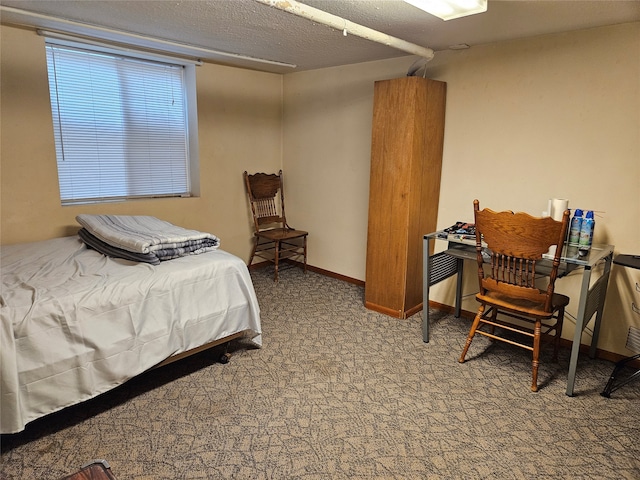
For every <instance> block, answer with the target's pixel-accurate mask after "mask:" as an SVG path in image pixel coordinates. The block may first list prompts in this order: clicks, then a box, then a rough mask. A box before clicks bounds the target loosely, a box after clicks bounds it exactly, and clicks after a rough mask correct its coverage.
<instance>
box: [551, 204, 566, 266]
mask: <svg viewBox="0 0 640 480" xmlns="http://www.w3.org/2000/svg"><path fill="white" fill-rule="evenodd" d="M567 208H569V200H567V199H566V198H550V199H549V215H550V216H551V218H553V219H554V220H556V221H558V222H561V221H562V215H563V214H564V211H565V210H566V209H567ZM548 254H549V255H551V256H554V255H555V254H556V247H555V245H554V246H553V247H551V248H550V249H549V252H548Z"/></svg>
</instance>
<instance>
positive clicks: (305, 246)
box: [302, 237, 307, 273]
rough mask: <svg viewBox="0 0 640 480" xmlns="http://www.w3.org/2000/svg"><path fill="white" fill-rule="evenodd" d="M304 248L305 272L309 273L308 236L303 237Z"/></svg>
mask: <svg viewBox="0 0 640 480" xmlns="http://www.w3.org/2000/svg"><path fill="white" fill-rule="evenodd" d="M302 248H303V250H304V273H307V237H302Z"/></svg>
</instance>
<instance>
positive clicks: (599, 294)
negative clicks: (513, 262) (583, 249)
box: [422, 232, 613, 396]
mask: <svg viewBox="0 0 640 480" xmlns="http://www.w3.org/2000/svg"><path fill="white" fill-rule="evenodd" d="M436 240H443V241H447V242H449V245H448V247H449V248H448V249H447V250H445V251H443V252H439V253H436V254H434V255H429V252H430V251H431V246H432V242H435V241H436ZM569 248H570V249H569V251H568V252H567V247H566V246H565V248H564V251H563V254H562V258H561V264H560V268H559V269H558V276H559V277H561V276H564V275H567V274H568V273H569V272H571V271H572V270H575V269H577V268H582V269H583V273H582V286H581V289H580V298H579V300H578V314H577V316H576V326H575V332H574V334H573V345H572V347H571V356H570V360H569V373H568V376H567V391H566V393H567V395H569V396H573V387H574V384H575V378H576V370H577V367H578V353H579V352H580V342H581V339H582V332H583V331H584V328H585V327H586V326H587V324H588V323H589V320H591V317H593V315H594V313H595V314H596V320H595V324H594V327H593V336H592V338H591V345H590V348H589V356H590V357H591V358H594V357H595V355H596V347H597V346H598V335H599V334H600V324H601V323H602V311H603V309H604V299H605V296H606V294H607V285H608V283H609V272H610V271H611V261H612V259H613V245H595V244H594V245H593V246H592V247H591V250H590V252H589V254H588V255H587V256H585V257H579V256H578V255H577V251H576V250H575V247H569ZM465 259H467V260H473V261H474V262H475V261H476V251H475V238H466V239H465V238H460V237H452V236H451V235H449V236H448V235H447V234H446V233H444V232H434V233H429V234H427V235H424V238H423V282H422V301H423V310H422V339H423V341H424V342H426V343H428V342H429V288H430V287H431V286H432V285H435V284H436V283H438V282H441V281H442V280H444V279H446V278H449V277H451V276H453V275H456V274H457V275H458V277H457V285H456V298H455V316H456V317H459V316H460V308H461V300H462V273H463V271H464V260H465ZM601 262H604V271H603V272H602V275H601V276H600V277H599V278H598V279H597V280H596V281H595V282H594V283H593V285H590V283H591V273H592V271H593V269H594V267H596V266H597V265H598V264H600V263H601ZM538 265H539V266H540V267H541V268H542V269H544V268H550V266H551V260H543V261H542V262H539V263H538Z"/></svg>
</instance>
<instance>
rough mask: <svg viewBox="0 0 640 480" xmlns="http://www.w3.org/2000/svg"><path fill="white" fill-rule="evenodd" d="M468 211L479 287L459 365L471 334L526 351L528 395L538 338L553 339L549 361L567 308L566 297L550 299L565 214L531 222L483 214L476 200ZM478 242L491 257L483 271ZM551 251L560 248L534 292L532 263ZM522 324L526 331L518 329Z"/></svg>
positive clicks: (534, 388) (525, 218) (488, 212)
mask: <svg viewBox="0 0 640 480" xmlns="http://www.w3.org/2000/svg"><path fill="white" fill-rule="evenodd" d="M473 208H474V215H475V225H476V254H477V261H478V279H479V283H480V292H479V293H478V294H477V295H476V299H477V300H478V302H480V307H479V308H478V313H477V314H476V316H475V319H474V321H473V324H472V326H471V330H470V331H469V335H468V337H467V341H466V343H465V346H464V349H463V351H462V354H461V355H460V359H459V362H460V363H463V362H464V361H465V357H466V355H467V352H468V350H469V346H470V345H471V342H472V340H473V337H474V336H475V334H476V333H478V334H481V335H484V336H486V337H489V338H492V339H494V340H500V341H502V342H506V343H509V344H511V345H516V346H518V347H521V348H524V349H527V350H530V351H531V352H532V354H533V360H532V370H533V373H532V380H531V391H533V392H536V391H538V365H539V361H538V359H539V356H540V340H541V338H542V337H543V335H549V334H550V332H554V333H555V335H554V361H555V360H556V359H557V354H558V347H559V345H560V335H561V334H562V322H563V319H564V309H565V307H566V306H567V305H568V303H569V297H566V296H565V295H560V294H557V293H554V288H555V281H556V278H557V276H558V267H559V265H560V257H561V253H562V248H561V247H562V245H563V243H564V239H565V237H566V234H567V225H568V223H569V210H566V211H565V212H564V215H563V216H562V221H560V222H559V221H556V220H554V219H552V218H551V217H544V218H536V217H532V216H531V215H529V214H527V213H513V212H510V211H509V212H494V211H492V210H490V209H488V208H485V209H484V210H480V202H479V201H478V200H474V202H473ZM482 241H484V242H485V243H486V245H487V248H488V250H489V253H490V256H491V258H490V262H489V265H488V268H487V269H486V270H485V267H484V259H483V256H482V253H483V251H484V248H483V245H482ZM554 245H556V246H560V248H556V249H555V254H554V258H553V266H552V268H551V272H550V273H548V283H547V286H546V289H540V288H538V287H537V286H536V283H537V281H538V280H539V278H538V277H539V276H540V275H536V262H537V261H539V260H541V259H542V255H543V254H545V253H547V252H548V251H549V249H550V248H551V247H552V246H554ZM546 273H547V272H545V274H546ZM498 313H500V314H501V315H500V319H498V318H497V316H498ZM503 317H507V318H508V320H505V319H504V318H503ZM512 319H515V320H517V321H519V323H517V322H513V320H512ZM543 321H544V323H543ZM522 323H524V324H525V325H526V326H525V327H523V326H522V325H521V324H522ZM485 325H488V330H486V331H485V330H482V329H481V328H482V327H484V326H485ZM532 325H533V328H531V326H532ZM543 326H544V332H543V331H542V330H543ZM496 327H498V329H499V330H500V332H503V331H504V334H507V333H508V332H511V333H515V334H517V336H518V337H519V338H523V337H524V339H523V340H522V341H518V340H516V339H514V338H513V335H512V336H511V338H510V337H509V336H508V335H504V336H500V335H499V334H498V333H499V332H497V331H496ZM525 340H529V343H525Z"/></svg>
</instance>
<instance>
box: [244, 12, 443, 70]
mask: <svg viewBox="0 0 640 480" xmlns="http://www.w3.org/2000/svg"><path fill="white" fill-rule="evenodd" d="M255 1H256V2H259V3H263V4H265V5H269V6H270V7H275V8H277V9H279V10H284V11H285V12H288V13H292V14H294V15H297V16H299V17H303V18H306V19H308V20H312V21H314V22H318V23H321V24H323V25H326V26H328V27H333V28H335V29H336V30H340V31H342V32H344V33H345V35H346V34H347V33H350V34H352V35H356V36H357V37H361V38H364V39H366V40H371V41H372V42H376V43H381V44H383V45H387V46H388V47H392V48H397V49H398V50H402V51H404V52H407V53H411V54H412V55H418V56H420V57H424V58H426V59H428V60H431V59H432V58H433V55H434V52H433V50H432V49H430V48H427V47H421V46H420V45H416V44H414V43H410V42H407V41H405V40H402V39H400V38H396V37H392V36H390V35H387V34H386V33H382V32H378V31H377V30H373V29H371V28H369V27H365V26H362V25H359V24H357V23H353V22H351V21H349V20H347V19H345V18H342V17H338V16H337V15H333V14H331V13H328V12H325V11H324V10H319V9H317V8H313V7H310V6H308V5H305V4H304V3H300V2H297V1H295V0H255Z"/></svg>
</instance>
